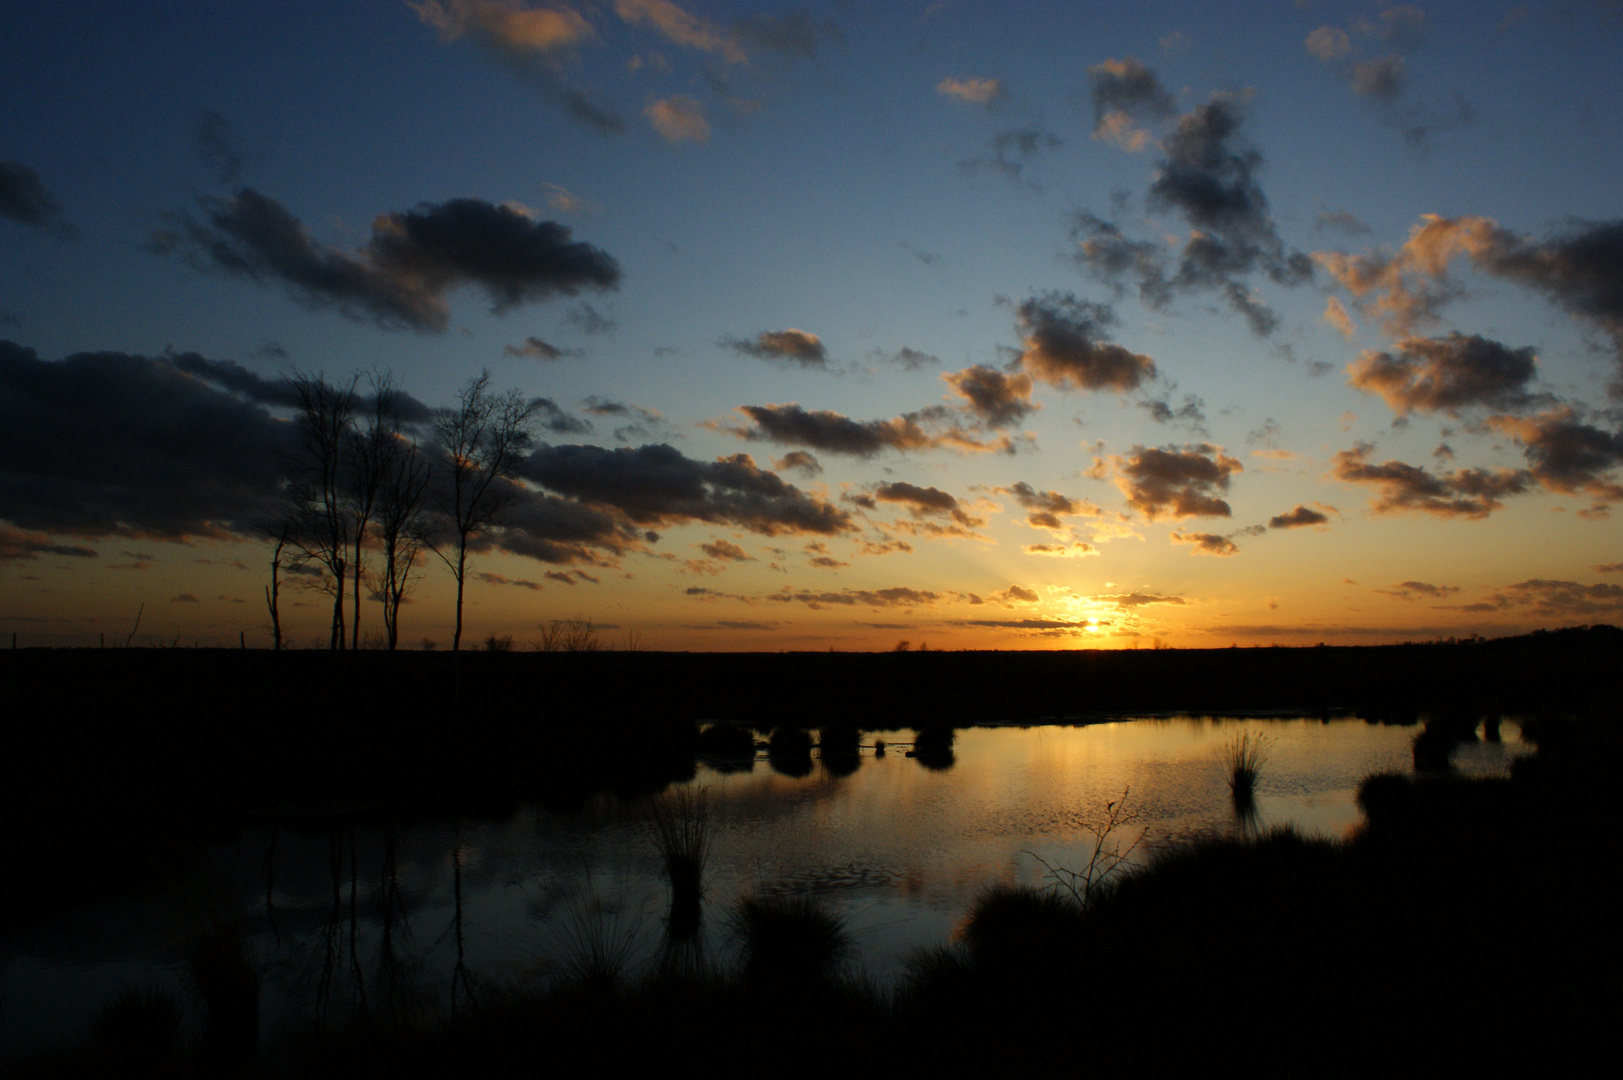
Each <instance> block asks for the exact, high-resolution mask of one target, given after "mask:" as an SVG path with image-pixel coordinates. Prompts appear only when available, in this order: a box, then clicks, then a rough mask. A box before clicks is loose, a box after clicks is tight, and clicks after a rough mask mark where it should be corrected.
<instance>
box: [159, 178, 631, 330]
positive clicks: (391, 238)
mask: <svg viewBox="0 0 1623 1080" xmlns="http://www.w3.org/2000/svg"><path fill="white" fill-rule="evenodd" d="M198 203H199V206H200V207H201V209H202V213H203V216H202V217H201V218H198V217H196V216H194V215H191V214H183V215H180V216H179V217H178V218H177V225H178V228H176V229H167V230H163V231H160V232H159V233H158V234H156V235H154V237H153V238H152V241H151V243H150V245H149V247H150V248H151V249H152V250H154V251H158V252H160V253H168V252H179V253H181V254H182V255H183V256H184V257H185V258H186V259H187V260H188V261H189V262H190V263H191V264H192V265H194V266H197V267H199V268H202V269H207V270H214V271H218V272H221V273H226V274H233V275H237V276H241V277H246V278H249V279H251V280H253V281H260V282H263V281H276V282H280V283H281V284H282V285H284V286H286V287H287V288H288V290H289V291H290V292H292V294H293V295H294V296H295V297H296V298H297V299H299V300H300V301H302V302H304V303H307V304H310V305H313V306H317V307H325V306H331V307H336V308H337V309H338V310H339V311H341V312H343V313H344V314H346V315H349V316H351V317H357V318H358V317H363V316H365V317H369V318H371V319H373V320H374V321H375V322H377V323H378V324H379V325H381V326H386V327H406V328H409V329H413V330H419V331H433V332H438V331H443V330H444V329H445V328H446V326H447V324H448V322H449V318H450V316H449V311H448V309H447V307H446V303H445V298H444V296H445V293H447V292H449V291H451V290H452V289H455V288H458V287H461V286H476V287H479V288H481V289H483V290H484V292H485V293H486V294H487V295H488V296H489V297H490V299H491V302H492V305H493V306H492V310H493V311H495V312H498V313H500V312H503V311H506V310H507V309H509V308H511V307H514V306H517V305H519V304H523V303H528V302H533V301H537V300H541V299H545V298H547V297H550V296H553V295H558V294H562V295H571V296H572V295H574V294H576V293H578V292H580V291H581V290H582V289H612V288H616V287H617V286H618V285H619V282H620V267H619V264H618V263H616V262H615V261H614V259H613V258H611V257H610V256H609V255H607V254H605V253H604V252H602V251H600V250H598V249H597V248H594V247H592V246H591V245H590V244H585V243H581V242H579V241H574V240H571V239H570V232H569V229H568V228H567V227H565V226H563V225H559V224H557V223H556V222H551V221H535V220H532V219H531V218H530V217H528V216H527V215H526V214H524V213H522V212H521V211H519V210H515V209H513V208H511V207H508V206H497V205H495V204H492V203H488V202H483V201H481V200H479V199H453V200H451V201H450V202H445V203H439V204H428V203H425V204H423V205H422V206H419V207H418V208H417V209H415V210H409V211H405V212H400V213H392V214H383V215H381V216H379V217H378V218H377V219H376V220H375V221H374V222H373V223H372V237H371V240H370V241H369V242H368V244H367V246H366V247H365V248H364V249H363V250H361V251H357V252H353V253H351V252H344V251H340V250H338V249H336V248H331V247H327V246H325V245H323V244H321V243H320V242H318V241H316V240H315V239H314V238H312V237H311V236H310V234H309V233H308V231H307V230H306V229H305V227H304V225H303V224H302V223H301V222H300V221H299V220H298V219H297V218H296V217H294V216H293V214H292V213H291V212H289V211H288V209H287V208H286V207H284V206H282V205H281V204H280V203H278V202H277V201H276V200H274V199H272V198H270V197H269V196H267V195H263V194H261V193H260V192H258V191H255V190H254V189H253V188H242V189H240V190H238V192H237V193H236V194H235V195H233V196H231V197H230V198H225V199H220V198H215V197H212V196H202V197H200V198H199V200H198Z"/></svg>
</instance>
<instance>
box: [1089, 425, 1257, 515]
mask: <svg viewBox="0 0 1623 1080" xmlns="http://www.w3.org/2000/svg"><path fill="white" fill-rule="evenodd" d="M1107 460H1108V463H1109V465H1110V466H1111V468H1112V470H1113V471H1114V473H1115V476H1116V485H1117V486H1118V487H1119V488H1121V491H1122V494H1124V495H1126V496H1127V503H1128V505H1129V506H1131V507H1133V509H1135V510H1138V511H1139V512H1140V513H1142V514H1143V515H1144V516H1145V517H1147V518H1149V519H1150V520H1151V521H1154V520H1156V519H1157V518H1161V517H1171V518H1174V519H1177V518H1186V517H1228V516H1229V515H1230V510H1229V504H1228V503H1227V502H1225V501H1223V499H1222V498H1221V497H1220V496H1221V494H1222V493H1225V492H1227V491H1228V486H1229V477H1230V476H1232V475H1233V474H1234V473H1237V472H1243V471H1244V466H1242V465H1241V464H1240V463H1239V461H1237V460H1236V459H1234V458H1232V457H1229V456H1228V455H1227V454H1225V453H1223V451H1222V449H1221V448H1220V447H1216V446H1213V445H1211V444H1210V443H1201V444H1200V445H1198V446H1185V447H1184V448H1183V449H1181V450H1180V449H1178V448H1177V447H1173V446H1168V447H1165V448H1155V447H1149V448H1146V447H1143V446H1135V447H1133V450H1132V453H1131V454H1129V455H1128V456H1127V457H1125V458H1124V457H1121V456H1119V455H1112V456H1111V457H1110V458H1108V459H1107Z"/></svg>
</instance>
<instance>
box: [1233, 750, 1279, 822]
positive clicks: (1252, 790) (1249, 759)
mask: <svg viewBox="0 0 1623 1080" xmlns="http://www.w3.org/2000/svg"><path fill="white" fill-rule="evenodd" d="M1274 742H1275V740H1274V739H1271V738H1269V737H1268V736H1266V735H1264V734H1262V733H1261V732H1257V731H1242V732H1241V733H1240V734H1238V735H1233V736H1230V737H1229V740H1228V743H1227V745H1226V746H1225V747H1224V752H1223V756H1224V761H1225V763H1226V765H1227V767H1228V776H1229V791H1230V792H1231V793H1232V795H1233V797H1234V805H1235V807H1236V808H1238V809H1240V810H1241V811H1242V812H1243V811H1245V810H1246V809H1247V808H1251V807H1254V806H1255V805H1256V798H1257V778H1258V777H1259V776H1261V775H1262V765H1263V762H1265V761H1267V760H1268V751H1269V749H1270V748H1271V747H1272V746H1273V745H1274Z"/></svg>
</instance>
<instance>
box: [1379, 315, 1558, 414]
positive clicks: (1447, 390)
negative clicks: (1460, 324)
mask: <svg viewBox="0 0 1623 1080" xmlns="http://www.w3.org/2000/svg"><path fill="white" fill-rule="evenodd" d="M1536 367H1537V356H1536V354H1535V353H1534V351H1533V350H1532V349H1531V348H1521V349H1511V348H1508V347H1506V346H1504V345H1501V344H1500V343H1499V342H1497V341H1490V340H1488V339H1487V338H1484V337H1480V336H1478V335H1476V334H1471V335H1469V336H1467V335H1465V334H1459V333H1451V334H1448V335H1447V336H1446V337H1437V338H1418V337H1412V338H1404V339H1403V340H1401V341H1399V342H1398V343H1397V345H1396V346H1394V352H1377V351H1375V350H1369V351H1367V352H1365V353H1364V354H1363V355H1362V356H1360V357H1359V358H1358V359H1357V360H1355V361H1353V362H1352V363H1351V364H1349V365H1348V367H1347V385H1348V386H1352V387H1356V388H1357V389H1359V390H1363V391H1366V392H1368V393H1374V394H1379V395H1381V397H1383V398H1385V399H1386V403H1387V405H1389V406H1390V407H1391V409H1392V411H1393V412H1395V413H1397V414H1399V415H1402V414H1404V413H1407V412H1410V411H1419V412H1449V413H1457V412H1458V411H1459V410H1460V409H1464V408H1469V407H1471V406H1493V407H1497V408H1501V409H1516V408H1521V407H1523V406H1525V405H1527V404H1528V403H1529V402H1530V401H1531V400H1532V398H1531V397H1530V396H1529V395H1528V393H1527V384H1528V383H1529V382H1531V381H1532V379H1533V375H1534V373H1535V368H1536Z"/></svg>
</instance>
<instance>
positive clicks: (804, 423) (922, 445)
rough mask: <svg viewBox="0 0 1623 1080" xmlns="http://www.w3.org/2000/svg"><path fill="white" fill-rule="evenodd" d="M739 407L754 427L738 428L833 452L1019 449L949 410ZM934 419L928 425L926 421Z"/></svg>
mask: <svg viewBox="0 0 1623 1080" xmlns="http://www.w3.org/2000/svg"><path fill="white" fill-rule="evenodd" d="M738 411H739V412H740V413H742V414H743V415H745V416H747V417H749V419H750V421H751V422H752V423H753V424H754V425H755V426H754V427H753V428H744V429H732V428H728V429H726V430H730V431H733V433H734V434H737V435H739V436H741V437H743V438H746V439H750V440H754V441H765V442H775V443H780V444H788V445H796V444H798V445H801V446H809V447H811V448H812V449H814V450H822V451H824V452H826V453H830V454H849V455H851V456H853V457H873V456H874V455H875V454H878V453H880V452H881V451H884V450H897V451H907V450H933V449H938V448H942V447H945V448H948V449H953V450H961V451H992V450H998V451H1003V452H1006V453H1013V449H1014V448H1013V443H1011V442H1010V441H1009V440H1008V438H1007V437H1004V438H1001V439H997V440H994V441H991V442H987V441H985V440H983V439H977V438H976V437H975V436H974V435H973V434H971V433H969V432H966V431H964V430H963V429H962V428H959V427H956V426H953V425H952V424H950V422H948V421H947V414H948V410H947V409H945V408H944V407H943V408H939V409H938V410H921V411H919V412H916V413H907V414H904V415H902V416H897V417H893V418H891V419H889V420H852V419H851V418H850V417H848V416H842V415H840V414H839V413H836V412H830V411H828V410H819V411H817V412H811V411H808V410H806V409H803V408H801V407H800V406H799V405H794V404H790V405H743V406H740V407H739V409H738ZM926 423H929V424H930V425H931V430H926V428H925V424H926Z"/></svg>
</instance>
